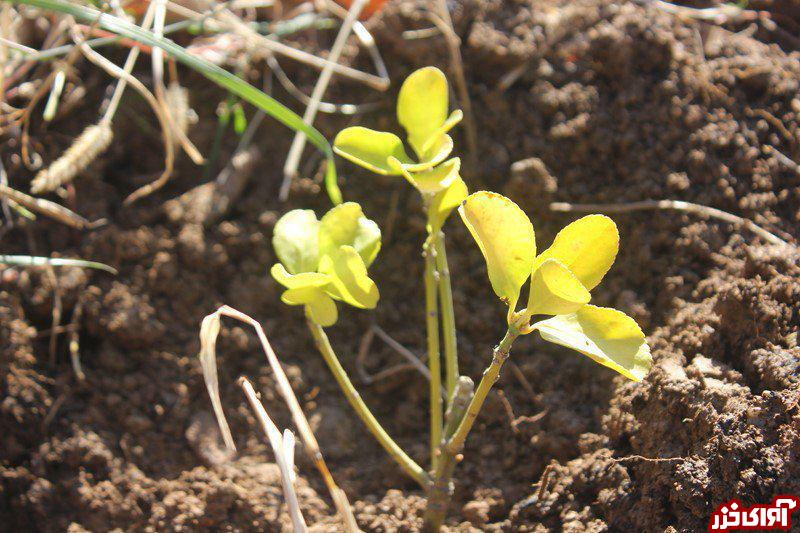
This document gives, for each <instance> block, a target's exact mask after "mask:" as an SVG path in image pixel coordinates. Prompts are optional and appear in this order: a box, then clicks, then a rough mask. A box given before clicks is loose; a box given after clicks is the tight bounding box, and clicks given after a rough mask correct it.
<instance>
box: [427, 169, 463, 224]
mask: <svg viewBox="0 0 800 533" xmlns="http://www.w3.org/2000/svg"><path fill="white" fill-rule="evenodd" d="M468 194H469V191H468V190H467V184H466V183H464V180H463V179H461V176H456V179H455V180H453V181H452V182H451V183H450V186H449V187H447V189H445V190H443V191H439V192H438V193H436V195H435V196H434V197H433V200H431V204H430V206H428V225H429V226H430V228H431V233H433V232H436V231H439V230H440V229H442V226H444V223H445V221H446V220H447V217H449V216H450V213H451V212H452V211H453V209H455V208H456V207H458V206H459V205H460V204H461V202H463V201H464V199H465V198H466V197H467V195H468Z"/></svg>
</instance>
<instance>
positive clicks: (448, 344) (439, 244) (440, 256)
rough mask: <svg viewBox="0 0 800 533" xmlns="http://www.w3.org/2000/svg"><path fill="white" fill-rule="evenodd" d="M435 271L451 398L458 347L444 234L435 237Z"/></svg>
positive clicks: (446, 374)
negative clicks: (437, 279)
mask: <svg viewBox="0 0 800 533" xmlns="http://www.w3.org/2000/svg"><path fill="white" fill-rule="evenodd" d="M434 250H435V251H436V271H437V272H438V274H439V301H440V302H441V306H442V330H443V333H444V376H445V380H444V383H445V389H446V390H447V398H448V399H449V398H451V397H452V396H453V389H454V388H455V386H456V380H457V379H458V346H457V343H456V319H455V313H454V311H453V288H452V286H451V284H450V267H449V266H448V263H447V250H446V248H445V245H444V233H443V232H441V231H439V232H438V234H437V235H436V236H435V241H434Z"/></svg>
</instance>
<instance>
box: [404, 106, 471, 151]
mask: <svg viewBox="0 0 800 533" xmlns="http://www.w3.org/2000/svg"><path fill="white" fill-rule="evenodd" d="M463 118H464V112H463V111H461V110H460V109H456V110H455V111H453V112H452V113H450V116H449V117H447V120H445V121H444V124H442V125H441V126H439V129H437V130H436V131H434V132H433V133H432V134H431V135H430V137H428V139H427V140H426V141H425V142H424V143H423V144H422V146H420V147H419V148H420V149H419V150H417V148H414V145H412V148H414V151H415V152H417V153H418V154H425V153H427V152H428V151H429V150H430V149H431V146H432V145H433V143H434V142H436V140H437V139H438V138H440V137H441V136H442V135H444V134H445V133H447V132H448V131H450V130H452V129H453V128H454V127H455V126H456V124H458V123H459V122H461V120H462V119H463ZM409 144H411V142H410V141H409Z"/></svg>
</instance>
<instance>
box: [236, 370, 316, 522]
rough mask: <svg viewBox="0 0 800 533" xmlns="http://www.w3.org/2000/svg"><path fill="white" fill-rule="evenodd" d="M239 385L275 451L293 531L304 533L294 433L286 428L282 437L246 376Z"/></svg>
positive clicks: (240, 380) (240, 379)
mask: <svg viewBox="0 0 800 533" xmlns="http://www.w3.org/2000/svg"><path fill="white" fill-rule="evenodd" d="M239 386H241V387H242V390H243V391H244V395H245V397H246V398H247V401H249V402H250V407H251V408H252V409H253V411H254V412H255V414H256V418H258V421H259V422H261V428H262V429H263V430H264V434H265V435H266V436H267V439H268V440H269V443H270V446H272V451H273V452H274V453H275V462H276V463H277V464H278V468H279V469H280V471H281V485H282V486H283V497H284V498H285V499H286V505H287V506H288V507H289V515H290V516H291V517H292V525H293V526H294V532H295V533H305V532H306V531H308V527H307V526H306V522H305V519H303V513H302V512H300V503H299V502H298V501H297V493H296V492H295V489H294V480H295V474H294V435H293V434H292V432H291V431H289V430H288V429H287V430H286V431H284V433H283V437H281V432H280V430H279V429H278V426H276V425H275V422H273V421H272V419H271V418H270V417H269V414H268V413H267V410H266V409H264V405H263V404H262V403H261V401H260V400H259V399H258V395H257V394H256V391H255V390H254V389H253V385H251V384H250V382H249V381H248V380H247V378H244V377H241V378H239Z"/></svg>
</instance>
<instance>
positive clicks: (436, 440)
mask: <svg viewBox="0 0 800 533" xmlns="http://www.w3.org/2000/svg"><path fill="white" fill-rule="evenodd" d="M462 117H463V114H462V112H461V111H460V110H455V111H453V112H452V113H450V114H449V115H448V88H447V79H446V78H445V76H444V74H443V73H442V71H440V70H439V69H437V68H435V67H426V68H422V69H420V70H417V71H416V72H414V73H412V74H411V75H410V76H409V77H408V78H407V79H406V80H405V82H404V83H403V86H402V87H401V88H400V94H399V96H398V100H397V121H398V122H399V123H400V125H401V126H403V128H404V129H405V130H406V134H407V140H408V144H409V145H410V146H411V148H412V150H413V151H414V153H415V154H416V156H417V161H414V160H413V159H412V158H411V157H410V156H409V155H408V153H407V152H406V149H405V147H404V146H403V141H402V140H400V138H399V137H398V136H396V135H394V134H393V133H388V132H383V131H375V130H371V129H368V128H363V127H360V126H356V127H352V128H347V129H345V130H342V131H341V132H339V134H338V135H337V136H336V139H335V140H334V143H333V149H334V151H335V152H336V153H337V154H339V155H341V156H342V157H344V158H345V159H348V160H350V161H352V162H353V163H356V164H357V165H360V166H362V167H364V168H366V169H368V170H371V171H372V172H375V173H377V174H382V175H393V176H403V177H404V178H405V179H406V180H408V182H409V183H411V185H413V186H414V187H415V188H416V189H417V190H418V191H419V193H420V194H421V196H422V201H423V206H424V208H425V211H426V213H427V218H428V223H427V233H428V236H427V239H426V240H425V242H424V244H423V255H424V257H425V274H424V284H425V307H426V314H425V316H426V326H427V334H428V366H429V370H430V376H431V379H430V402H431V405H430V411H431V430H430V439H431V442H430V448H431V465H432V466H434V467H435V465H436V462H437V459H438V453H437V450H438V448H439V445H440V444H441V440H442V435H443V433H442V432H443V426H444V420H443V416H442V412H443V408H442V398H441V395H440V393H439V391H440V389H441V379H442V378H441V375H442V371H441V363H440V352H439V344H440V343H439V327H440V326H439V319H438V317H439V305H441V316H442V326H443V331H444V361H445V390H446V392H447V398H448V400H449V401H452V400H451V398H452V395H453V390H454V388H455V384H456V380H457V378H458V355H457V347H456V328H455V316H454V311H453V296H452V289H451V285H450V270H449V268H448V266H447V252H446V249H445V242H444V232H442V225H443V224H444V222H445V220H446V219H447V216H448V215H449V214H450V212H451V211H452V210H453V209H454V208H455V207H456V206H458V204H459V203H461V201H462V200H463V199H464V198H466V196H467V186H466V184H465V183H464V180H463V179H461V176H460V175H459V170H460V168H461V160H460V159H459V158H458V157H454V158H451V159H447V157H448V156H449V155H450V153H451V152H452V150H453V139H452V138H451V137H450V136H449V135H448V134H447V132H448V131H450V130H451V129H452V128H453V127H454V126H455V125H456V124H458V123H459V122H460V121H461V119H462ZM437 291H438V295H437Z"/></svg>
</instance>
